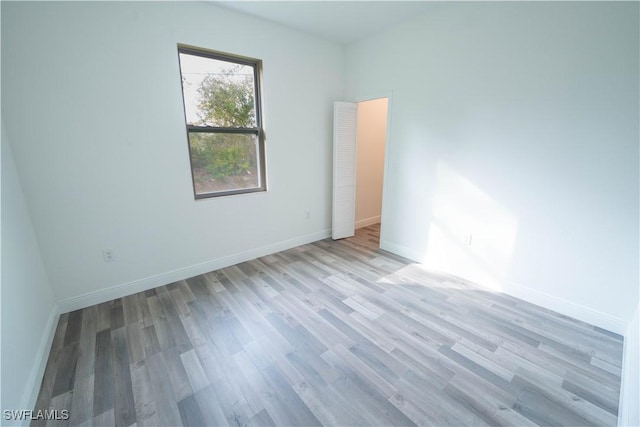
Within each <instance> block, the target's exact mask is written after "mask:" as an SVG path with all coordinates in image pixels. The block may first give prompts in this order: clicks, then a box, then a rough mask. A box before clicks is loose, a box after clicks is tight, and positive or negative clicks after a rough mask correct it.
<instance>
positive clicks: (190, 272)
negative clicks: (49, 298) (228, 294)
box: [58, 230, 331, 313]
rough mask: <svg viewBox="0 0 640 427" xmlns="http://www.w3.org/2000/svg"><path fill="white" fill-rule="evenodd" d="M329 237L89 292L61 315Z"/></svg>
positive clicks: (65, 304) (67, 302) (63, 304)
mask: <svg viewBox="0 0 640 427" xmlns="http://www.w3.org/2000/svg"><path fill="white" fill-rule="evenodd" d="M329 236H331V230H323V231H319V232H316V233H311V234H307V235H304V236H299V237H294V238H293V239H289V240H283V241H280V242H276V243H273V244H270V245H266V246H262V247H259V248H255V249H250V250H248V251H244V252H239V253H236V254H233V255H229V256H225V257H222V258H217V259H214V260H211V261H206V262H203V263H200V264H195V265H191V266H188V267H183V268H179V269H177V270H172V271H167V272H165V273H161V274H157V275H154V276H150V277H145V278H143V279H139V280H134V281H131V282H127V283H122V284H119V285H115V286H111V287H109V288H106V289H101V290H99V291H95V292H89V293H86V294H84V295H80V296H77V297H72V298H67V299H64V300H61V301H59V302H58V304H59V306H60V313H67V312H69V311H73V310H79V309H81V308H85V307H89V306H92V305H95V304H100V303H103V302H106V301H111V300H112V299H116V298H122V297H125V296H127V295H131V294H135V293H138V292H143V291H146V290H148V289H152V288H156V287H158V286H163V285H166V284H169V283H173V282H177V281H179V280H184V279H188V278H189V277H193V276H197V275H199V274H204V273H208V272H210V271H213V270H218V269H220V268H224V267H229V266H231V265H235V264H238V263H241V262H245V261H250V260H252V259H256V258H259V257H262V256H265V255H270V254H272V253H275V252H280V251H284V250H287V249H291V248H294V247H296V246H301V245H305V244H307V243H311V242H315V241H318V240H322V239H326V238H327V237H329Z"/></svg>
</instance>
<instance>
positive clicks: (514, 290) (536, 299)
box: [380, 240, 628, 335]
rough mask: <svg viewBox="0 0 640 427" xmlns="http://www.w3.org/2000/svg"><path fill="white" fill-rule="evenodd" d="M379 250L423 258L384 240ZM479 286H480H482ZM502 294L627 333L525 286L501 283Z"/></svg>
mask: <svg viewBox="0 0 640 427" xmlns="http://www.w3.org/2000/svg"><path fill="white" fill-rule="evenodd" d="M380 248H381V249H384V250H386V251H389V252H393V253H394V254H397V255H400V256H402V257H405V258H408V259H410V260H413V261H416V262H418V263H420V260H421V259H422V258H423V254H421V253H419V252H417V251H415V250H413V249H410V248H407V247H405V246H401V245H397V244H395V243H392V242H389V241H385V240H383V241H381V242H380ZM445 273H446V272H445ZM479 285H480V286H481V285H482V284H479ZM492 290H493V289H492ZM502 293H504V294H507V295H510V296H512V297H515V298H519V299H521V300H524V301H526V302H529V303H531V304H535V305H539V306H541V307H544V308H547V309H549V310H553V311H555V312H557V313H560V314H563V315H565V316H569V317H572V318H574V319H577V320H581V321H583V322H586V323H589V324H591V325H594V326H597V327H599V328H602V329H606V330H608V331H611V332H615V333H616V334H620V335H624V334H625V333H626V331H627V324H628V322H627V321H625V320H623V319H621V318H619V317H615V316H611V315H609V314H606V313H601V312H599V311H597V310H594V309H592V308H589V307H585V306H583V305H580V304H576V303H575V302H572V301H569V300H566V299H563V298H559V297H556V296H553V295H549V294H546V293H544V292H540V291H538V290H535V289H531V288H529V287H526V286H522V285H518V284H515V283H509V282H507V283H503V286H502Z"/></svg>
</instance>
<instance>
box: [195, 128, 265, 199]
mask: <svg viewBox="0 0 640 427" xmlns="http://www.w3.org/2000/svg"><path fill="white" fill-rule="evenodd" d="M189 145H190V148H191V150H190V151H191V168H192V172H193V182H194V185H195V189H196V194H206V193H213V192H218V191H230V190H243V189H247V188H258V187H260V173H259V169H258V168H259V162H258V137H257V136H256V135H251V134H229V133H203V132H190V133H189Z"/></svg>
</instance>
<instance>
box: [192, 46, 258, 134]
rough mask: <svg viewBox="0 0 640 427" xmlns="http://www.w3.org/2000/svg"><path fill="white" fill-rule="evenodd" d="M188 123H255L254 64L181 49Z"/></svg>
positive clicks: (244, 125)
mask: <svg viewBox="0 0 640 427" xmlns="http://www.w3.org/2000/svg"><path fill="white" fill-rule="evenodd" d="M180 70H181V73H182V92H183V96H184V107H185V113H186V116H187V124H189V125H196V126H216V127H250V128H253V127H256V126H257V125H256V110H255V82H254V74H253V67H251V66H249V65H242V64H236V63H234V62H228V61H222V60H218V59H212V58H205V57H202V56H197V55H189V54H186V53H180Z"/></svg>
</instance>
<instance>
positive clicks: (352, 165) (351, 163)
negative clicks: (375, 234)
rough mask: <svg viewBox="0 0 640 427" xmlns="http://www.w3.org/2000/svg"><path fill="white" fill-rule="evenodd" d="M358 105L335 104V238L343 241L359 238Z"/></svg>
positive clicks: (333, 227) (333, 229) (333, 233)
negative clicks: (357, 176)
mask: <svg viewBox="0 0 640 427" xmlns="http://www.w3.org/2000/svg"><path fill="white" fill-rule="evenodd" d="M357 121H358V104H356V103H354V102H336V103H334V104H333V223H332V231H331V237H332V238H333V239H334V240H336V239H343V238H345V237H351V236H353V235H354V234H355V221H356V156H357V150H356V148H357V147H356V143H357V141H356V134H357Z"/></svg>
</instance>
